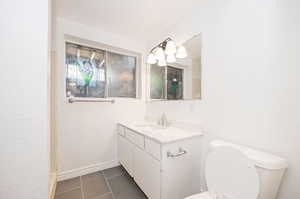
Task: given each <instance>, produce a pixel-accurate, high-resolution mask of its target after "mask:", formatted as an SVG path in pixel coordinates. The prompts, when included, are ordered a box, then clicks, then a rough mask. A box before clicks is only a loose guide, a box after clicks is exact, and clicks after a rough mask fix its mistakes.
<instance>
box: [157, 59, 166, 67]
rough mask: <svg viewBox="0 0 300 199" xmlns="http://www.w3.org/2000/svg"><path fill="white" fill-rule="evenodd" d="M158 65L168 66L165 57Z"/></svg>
mask: <svg viewBox="0 0 300 199" xmlns="http://www.w3.org/2000/svg"><path fill="white" fill-rule="evenodd" d="M157 65H158V66H166V65H167V62H166V60H165V59H163V60H159V61H158V63H157Z"/></svg>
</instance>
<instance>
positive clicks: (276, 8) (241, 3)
mask: <svg viewBox="0 0 300 199" xmlns="http://www.w3.org/2000/svg"><path fill="white" fill-rule="evenodd" d="M299 8H300V2H299V1H297V0H285V1H284V0H278V1H274V0H265V1H260V0H253V1H247V0H226V1H217V0H213V1H206V5H205V6H204V7H202V8H200V7H199V9H198V10H197V11H196V12H194V13H192V14H191V15H190V16H187V17H186V18H185V19H183V20H182V21H180V22H178V23H177V25H176V26H174V27H171V28H170V29H169V31H166V34H165V35H161V36H160V37H157V38H156V39H155V41H154V42H153V43H152V44H151V45H149V47H150V46H152V45H153V44H154V43H156V42H157V41H159V40H162V39H163V38H165V37H166V36H167V35H168V36H172V37H173V38H174V39H175V40H176V41H184V40H186V39H188V38H189V37H191V36H192V35H194V34H195V33H199V32H202V36H203V55H202V57H203V67H202V69H203V73H202V77H203V80H202V85H203V86H202V100H201V101H186V102H153V103H148V104H147V115H148V116H150V117H151V116H158V115H159V114H161V113H162V112H166V113H167V116H168V118H170V119H177V120H188V121H194V122H200V123H202V125H203V128H204V131H205V138H206V139H208V140H209V139H212V138H222V139H225V140H228V141H232V142H235V143H240V144H244V145H247V146H251V147H254V148H257V149H260V150H263V151H266V152H270V153H273V154H276V155H279V156H282V157H283V158H286V159H287V161H288V163H289V169H288V171H287V173H286V176H285V178H284V181H283V184H282V187H281V190H280V194H279V198H280V199H286V198H288V199H298V198H299V194H300V190H299V184H300V156H299V151H300V144H299V140H300V134H299V132H300V121H299V120H300V119H299V114H300V104H299V102H300V78H299V76H300V67H299V66H300V59H299V52H300V47H299V46H300V39H299V33H300V13H299Z"/></svg>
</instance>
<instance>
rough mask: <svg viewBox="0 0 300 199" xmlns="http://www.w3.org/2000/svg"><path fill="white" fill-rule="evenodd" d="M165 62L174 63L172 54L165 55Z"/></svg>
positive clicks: (174, 59) (174, 58)
mask: <svg viewBox="0 0 300 199" xmlns="http://www.w3.org/2000/svg"><path fill="white" fill-rule="evenodd" d="M167 62H168V63H173V62H176V57H175V55H174V54H170V55H167Z"/></svg>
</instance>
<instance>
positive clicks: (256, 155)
mask: <svg viewBox="0 0 300 199" xmlns="http://www.w3.org/2000/svg"><path fill="white" fill-rule="evenodd" d="M210 145H211V146H212V147H232V148H235V149H237V150H240V151H241V152H242V153H244V154H245V155H246V156H247V157H248V158H249V159H250V160H252V161H253V163H254V164H255V165H256V166H258V167H262V168H265V169H285V168H287V167H288V164H287V162H286V160H285V159H283V158H281V157H278V156H275V155H272V154H269V153H265V152H261V151H258V150H255V149H251V148H248V147H245V146H241V145H237V144H232V143H230V142H225V141H222V140H213V141H212V142H211V143H210Z"/></svg>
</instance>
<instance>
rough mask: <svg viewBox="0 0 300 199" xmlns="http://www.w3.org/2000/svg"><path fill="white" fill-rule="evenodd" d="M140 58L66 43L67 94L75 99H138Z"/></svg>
mask: <svg viewBox="0 0 300 199" xmlns="http://www.w3.org/2000/svg"><path fill="white" fill-rule="evenodd" d="M136 64H137V63H136V57H134V56H127V55H121V54H117V53H112V52H109V51H105V50H101V49H96V48H90V47H85V46H81V45H77V44H73V43H69V42H67V43H66V66H67V77H66V91H67V96H74V97H90V98H104V97H133V98H135V97H136Z"/></svg>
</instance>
